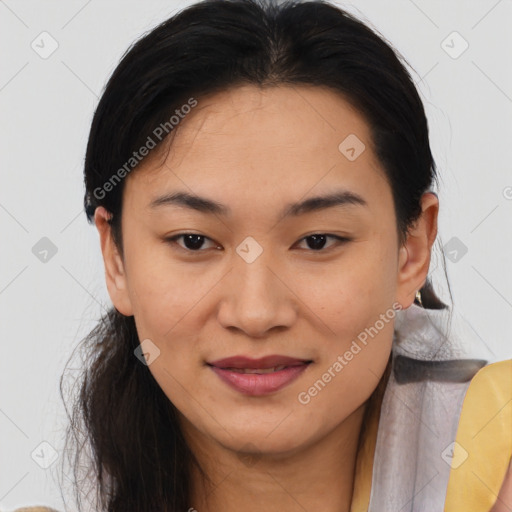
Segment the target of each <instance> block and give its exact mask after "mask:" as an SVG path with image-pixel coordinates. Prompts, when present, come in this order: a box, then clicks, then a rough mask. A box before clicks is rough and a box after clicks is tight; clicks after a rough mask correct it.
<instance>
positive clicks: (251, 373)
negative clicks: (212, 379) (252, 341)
mask: <svg viewBox="0 0 512 512" xmlns="http://www.w3.org/2000/svg"><path fill="white" fill-rule="evenodd" d="M312 362H313V361H312V360H310V359H297V358H292V357H288V356H279V355H273V356H267V357H263V358H260V359H251V358H249V357H245V356H236V357H230V358H225V359H219V360H217V361H212V362H210V363H207V365H208V366H209V367H210V368H211V369H212V370H213V371H214V373H215V374H217V376H218V377H220V379H221V380H222V381H223V382H225V383H226V384H228V385H229V386H230V387H231V388H233V389H235V390H237V391H238V392H240V393H242V394H245V395H251V396H259V395H268V394H271V393H274V392H276V391H278V390H280V389H282V388H284V387H285V386H287V385H289V384H290V383H291V382H293V381H294V380H295V379H296V378H298V377H299V375H301V374H302V373H303V372H304V371H305V370H306V368H307V367H308V366H309V365H310V364H311V363H312Z"/></svg>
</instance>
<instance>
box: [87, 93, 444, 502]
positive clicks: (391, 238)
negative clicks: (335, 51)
mask: <svg viewBox="0 0 512 512" xmlns="http://www.w3.org/2000/svg"><path fill="white" fill-rule="evenodd" d="M350 134H355V135H356V136H357V137H358V138H359V139H360V140H361V141H362V142H363V143H364V144H365V150H364V151H363V152H362V153H361V154H360V155H359V156H358V157H357V158H356V159H355V160H354V161H350V160H349V159H348V158H347V157H346V156H345V155H344V154H343V153H342V152H340V150H339V149H338V146H339V145H340V143H341V142H342V141H343V140H344V139H345V138H346V137H347V136H348V135H350ZM341 188H343V189H347V190H350V191H351V192H354V193H357V194H359V195H361V196H362V197H363V198H364V199H365V201H366V202H367V205H368V206H367V207H364V206H344V207H334V208H329V209H325V210H322V211H316V212H309V213H306V214H303V215H300V216H296V217H292V216H290V217H289V218H280V217H279V214H280V212H281V211H282V209H283V207H284V206H285V205H287V204H289V203H292V202H296V201H300V200H303V199H306V198H309V197H313V196H317V195H322V194H327V193H332V192H333V190H338V189H341ZM174 191H184V192H188V193H194V194H197V195H200V196H205V197H208V198H210V199H213V200H215V201H217V202H219V203H222V204H224V205H226V206H227V207H229V208H230V209H231V213H230V214H229V215H226V216H222V215H211V214H205V213H200V212H197V211H194V210H191V209H189V208H185V207H180V206H176V205H172V206H169V205H167V206H161V207H159V208H156V209H151V208H150V207H149V204H150V203H151V201H152V200H153V199H154V198H155V197H157V196H159V195H162V194H163V193H167V192H174ZM438 209H439V204H438V199H437V197H436V195H435V194H432V193H426V194H424V195H423V197H422V215H421V218H420V219H419V220H418V221H417V223H416V224H415V225H414V226H412V228H411V230H410V233H409V236H408V239H407V241H406V243H405V244H404V245H403V246H402V247H399V244H398V235H397V230H396V218H395V212H394V207H393V199H392V193H391V188H390V187H389V184H388V182H387V181H386V178H385V175H384V173H383V171H382V168H381V166H380V164H379V162H378V161H377V159H376V157H375V154H374V152H373V150H372V147H371V140H370V133H369V127H368V125H367V123H366V121H365V119H364V118H363V117H362V116H361V115H360V114H358V112H357V111H356V110H354V109H353V108H352V107H351V105H350V103H348V102H346V101H345V100H344V99H343V98H342V97H341V96H340V95H338V94H337V93H335V92H333V91H331V90H329V89H326V88H322V87H313V86H311V87H309V86H301V87H290V86H281V87H272V88H266V89H260V88H257V87H255V86H242V87H237V88H235V89H232V90H229V91H224V92H222V93H217V94H215V95H211V96H209V97H204V98H199V104H198V106H197V107H196V108H195V109H194V110H193V111H192V112H191V113H190V114H188V115H187V117H186V118H185V120H183V121H182V122H181V124H180V125H179V127H178V129H177V131H176V132H175V133H174V138H173V139H172V143H171V145H170V151H168V152H167V151H165V152H160V153H158V155H157V153H156V151H155V153H154V154H153V155H150V156H148V157H147V158H146V160H145V161H143V162H142V163H141V164H140V166H139V167H137V169H136V170H135V171H133V172H132V174H130V175H129V176H128V177H127V178H126V183H125V189H124V192H123V212H122V225H123V242H124V245H123V247H124V259H123V258H121V256H120V254H119V252H118V251H117V249H116V247H115V245H114V243H113V240H112V237H111V233H110V226H109V225H108V224H107V222H106V219H108V217H109V214H108V212H106V210H105V209H104V208H103V207H99V208H98V209H97V210H96V213H95V222H96V226H97V229H98V231H99V234H100V241H101V249H102V253H103V258H104V262H105V272H106V283H107V288H108V292H109V294H110V297H111V299H112V302H113V303H114V305H115V307H116V308H117V309H118V310H119V311H120V312H121V313H123V314H125V315H134V317H135V321H136V325H137V330H138V334H139V338H140V340H145V339H150V340H151V341H152V343H154V345H155V346H157V347H158V349H159V350H160V354H159V356H158V357H157V358H156V359H155V360H154V361H153V362H151V364H150V365H149V366H148V369H149V371H151V373H152V374H153V376H154V378H155V379H156V381H157V382H158V384H159V385H160V386H161V388H162V390H163V391H164V392H165V394H166V395H167V396H168V398H169V400H171V401H172V402H173V403H174V405H175V406H176V407H177V408H178V410H179V411H180V413H181V424H182V427H183V430H184V433H185V436H186V438H187V440H188V442H189V444H190V446H191V447H192V449H193V451H194V452H195V454H196V456H197V458H198V459H199V461H200V463H201V464H202V465H203V466H204V468H205V469H206V471H207V473H208V474H209V475H210V477H211V479H212V481H213V482H214V484H215V488H214V489H213V490H208V489H205V488H204V487H203V486H202V485H201V481H200V480H199V479H198V478H197V475H194V478H193V496H192V499H191V504H190V505H191V507H195V508H196V509H197V510H200V511H204V510H208V511H220V510H222V511H225V512H230V511H234V510H240V509H241V508H242V509H243V510H245V511H249V512H250V511H253V510H254V511H255V510H259V511H261V510H268V511H278V510H279V511H282V510H287V511H290V512H291V511H295V510H297V511H298V510H301V511H302V510H304V509H306V510H323V511H324V512H331V511H336V512H342V511H348V510H349V509H350V502H351V498H352V486H353V476H354V468H355V462H356V444H357V440H358V436H359V432H360V429H361V422H362V418H363V413H364V409H365V406H366V401H367V399H368V398H369V396H370V395H371V393H372V391H373V390H374V389H375V387H376V386H377V384H378V381H379V379H380V377H381V375H382V374H383V372H384V369H385V366H386V363H387V361H388V357H389V354H390V350H391V344H392V334H393V324H394V322H393V321H392V320H391V321H389V322H388V323H385V326H384V328H382V329H381V330H380V331H379V332H378V334H377V335H376V336H374V337H373V338H372V339H371V340H370V341H369V343H368V344H367V345H366V346H365V347H364V348H363V349H362V350H361V351H360V352H359V353H358V354H357V355H355V356H354V358H353V359H352V360H351V361H350V362H349V363H348V364H347V365H346V366H345V367H344V368H343V370H342V371H341V372H339V373H337V374H336V377H334V378H332V380H331V382H329V383H328V384H327V385H326V386H325V388H324V389H322V390H321V392H319V393H318V394H317V395H316V396H314V397H313V398H312V399H311V401H310V402H309V403H308V404H306V405H304V404H302V403H300V402H299V401H298V399H297V397H298V394H299V393H300V392H304V391H307V390H308V389H309V388H310V387H311V386H312V385H313V384H314V383H315V381H317V380H318V379H319V378H321V377H322V374H324V373H325V372H326V371H327V369H328V368H329V367H331V366H332V365H333V363H334V362H335V361H336V360H337V357H338V356H339V355H343V354H344V353H345V352H346V351H347V350H348V349H349V347H350V346H351V343H352V342H353V340H355V339H356V338H357V335H358V334H359V333H361V332H362V331H364V329H365V328H368V327H370V326H372V325H374V323H375V322H376V320H378V319H379V315H381V314H384V313H386V312H387V311H390V310H391V309H392V305H393V303H395V302H397V303H399V304H400V305H401V306H402V308H404V309H405V308H407V307H409V306H410V305H411V303H412V302H413V300H414V296H415V293H416V291H417V290H418V289H419V288H420V287H421V286H422V285H423V283H424V282H425V279H426V276H427V272H428V267H429V263H430V254H431V247H432V244H433V243H434V240H435V237H436V234H437V216H438ZM184 232H185V233H186V232H193V233H196V234H200V235H204V236H205V237H207V238H205V240H204V242H203V246H202V247H200V249H199V251H200V252H199V254H198V251H197V250H196V252H193V251H192V250H191V249H188V252H187V249H186V247H187V246H186V245H185V240H184V239H183V238H181V239H178V240H176V241H175V242H165V241H164V239H165V238H166V237H170V236H173V235H177V234H182V233H184ZM322 233H327V234H334V235H339V236H345V237H348V238H350V241H348V242H345V243H338V242H337V241H336V240H335V239H331V238H327V239H326V242H325V246H324V248H322V249H320V250H315V249H314V247H315V245H314V244H313V243H311V241H310V240H311V239H307V238H306V237H308V236H310V235H313V234H322ZM248 236H251V237H253V238H254V239H255V240H256V241H257V243H258V244H259V246H260V247H261V248H262V250H263V252H262V253H261V254H260V255H259V256H258V257H257V258H256V260H255V261H253V262H252V263H247V261H246V260H244V259H243V258H242V257H241V256H240V255H239V254H238V253H237V251H236V249H237V247H238V246H239V245H240V244H241V243H242V242H243V241H244V239H245V238H246V237H248ZM308 240H309V241H310V242H309V244H308ZM198 245H199V244H198ZM189 247H190V246H189ZM269 354H280V355H287V356H292V357H297V358H303V359H310V360H313V363H312V364H311V365H309V366H308V368H307V369H306V371H305V372H304V373H303V374H302V375H301V376H300V377H299V378H298V379H297V380H295V381H294V382H292V383H291V384H290V385H288V386H287V387H285V388H283V389H282V390H280V391H278V392H275V393H274V394H272V395H269V396H264V397H248V396H245V395H242V394H240V393H238V392H237V391H235V390H233V389H232V388H230V387H228V386H227V385H226V384H225V383H224V382H222V381H221V380H220V379H219V377H217V375H215V374H214V372H213V371H212V370H211V369H210V368H209V367H208V366H207V365H206V364H205V363H206V361H212V360H215V359H219V358H224V357H228V356H233V355H246V356H249V357H253V358H258V357H262V356H265V355H269ZM248 461H249V462H248Z"/></svg>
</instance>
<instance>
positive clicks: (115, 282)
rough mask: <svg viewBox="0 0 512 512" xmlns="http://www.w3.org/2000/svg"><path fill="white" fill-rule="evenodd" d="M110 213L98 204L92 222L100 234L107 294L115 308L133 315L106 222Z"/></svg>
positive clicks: (117, 254) (120, 267) (123, 277)
mask: <svg viewBox="0 0 512 512" xmlns="http://www.w3.org/2000/svg"><path fill="white" fill-rule="evenodd" d="M110 216H111V214H110V213H109V212H108V211H107V210H106V209H105V208H104V207H103V206H98V207H97V208H96V211H95V212H94V223H95V225H96V228H97V229H98V232H99V235H100V245H101V252H102V254H103V263H104V266H105V281H106V285H107V290H108V294H109V296H110V299H111V300H112V303H113V304H114V306H115V308H116V309H117V310H118V311H119V312H120V313H122V314H123V315H125V316H131V315H133V310H132V305H131V301H130V297H129V293H128V286H127V279H126V272H125V268H124V263H123V259H122V258H121V255H120V254H119V251H118V248H117V246H116V244H115V242H114V239H113V237H112V228H111V226H110V224H109V223H108V220H109V219H110Z"/></svg>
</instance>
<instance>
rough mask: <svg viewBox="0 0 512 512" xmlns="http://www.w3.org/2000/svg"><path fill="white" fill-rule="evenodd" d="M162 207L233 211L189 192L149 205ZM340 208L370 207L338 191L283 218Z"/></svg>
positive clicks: (289, 209) (294, 207) (286, 211)
mask: <svg viewBox="0 0 512 512" xmlns="http://www.w3.org/2000/svg"><path fill="white" fill-rule="evenodd" d="M162 206H183V207H185V208H190V209H192V210H196V211H198V212H201V213H206V214H210V215H223V216H228V215H230V214H231V209H230V208H229V207H227V206H226V205H223V204H222V203H219V202H217V201H214V200H212V199H208V198H206V197H201V196H198V195H195V194H190V193H188V192H174V193H170V194H164V195H162V196H159V197H157V198H155V199H153V200H152V201H151V203H150V204H149V207H150V209H158V208H160V207H162ZM340 206H341V207H347V206H364V207H368V203H367V202H366V201H365V200H364V199H363V198H362V197H361V196H360V195H359V194H356V193H354V192H351V191H349V190H338V191H335V192H333V193H331V194H327V195H322V196H315V197H310V198H308V199H305V200H303V201H299V202H296V203H291V204H288V205H286V206H285V207H284V208H283V210H282V212H281V217H283V218H284V217H290V216H293V217H297V216H299V215H304V214H306V213H311V212H317V211H320V210H326V209H327V208H333V207H340Z"/></svg>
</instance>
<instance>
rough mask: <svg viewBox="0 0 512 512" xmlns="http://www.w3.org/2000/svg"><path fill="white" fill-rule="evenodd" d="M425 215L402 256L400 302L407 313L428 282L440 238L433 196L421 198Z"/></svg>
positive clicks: (418, 223)
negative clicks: (432, 253)
mask: <svg viewBox="0 0 512 512" xmlns="http://www.w3.org/2000/svg"><path fill="white" fill-rule="evenodd" d="M421 210H422V212H421V215H420V217H419V218H418V220H417V221H416V222H415V223H414V225H413V226H411V228H410V229H409V234H408V235H407V240H406V242H405V243H404V245H402V247H400V250H399V256H398V281H397V298H396V300H397V301H398V302H400V304H402V307H403V309H407V308H408V307H409V306H410V305H411V304H412V303H413V301H414V298H415V296H416V292H417V290H419V289H420V288H421V287H422V286H423V285H424V284H425V281H426V279H427V275H428V268H429V265H430V256H431V250H432V245H433V244H434V241H435V239H436V236H437V217H438V213H439V200H438V199H437V195H436V194H434V193H432V192H425V193H424V194H423V195H422V197H421Z"/></svg>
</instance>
